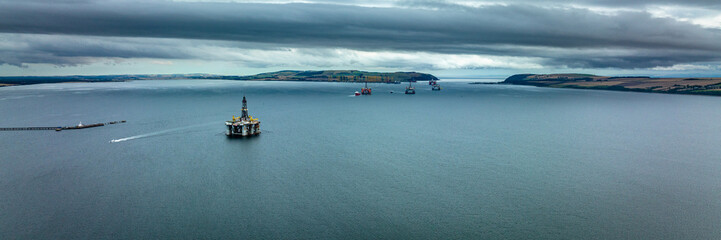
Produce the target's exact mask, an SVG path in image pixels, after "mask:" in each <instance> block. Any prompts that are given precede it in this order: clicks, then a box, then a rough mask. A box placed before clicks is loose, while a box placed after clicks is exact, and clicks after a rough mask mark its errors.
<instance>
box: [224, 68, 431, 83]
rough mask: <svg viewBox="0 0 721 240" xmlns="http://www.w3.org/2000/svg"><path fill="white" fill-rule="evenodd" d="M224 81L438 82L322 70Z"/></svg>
mask: <svg viewBox="0 0 721 240" xmlns="http://www.w3.org/2000/svg"><path fill="white" fill-rule="evenodd" d="M224 79H233V80H257V81H319V82H365V81H368V82H385V83H393V82H408V81H428V80H438V78H436V77H435V76H433V75H431V74H427V73H417V72H393V73H381V72H366V71H358V70H322V71H290V70H286V71H279V72H270V73H261V74H256V75H251V76H239V77H233V76H229V77H228V78H224Z"/></svg>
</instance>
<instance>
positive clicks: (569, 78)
mask: <svg viewBox="0 0 721 240" xmlns="http://www.w3.org/2000/svg"><path fill="white" fill-rule="evenodd" d="M503 83H506V84H516V85H531V86H538V87H556V88H582V89H601V90H616V91H635V92H657V93H682V94H701V95H721V78H652V77H648V76H621V77H605V76H596V75H591V74H577V73H566V74H516V75H513V76H510V77H508V78H506V80H505V81H503Z"/></svg>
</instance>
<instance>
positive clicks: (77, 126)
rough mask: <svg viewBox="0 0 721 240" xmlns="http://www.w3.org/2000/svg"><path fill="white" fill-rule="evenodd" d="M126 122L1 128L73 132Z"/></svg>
mask: <svg viewBox="0 0 721 240" xmlns="http://www.w3.org/2000/svg"><path fill="white" fill-rule="evenodd" d="M124 122H125V120H122V121H112V122H106V123H93V124H88V125H83V124H82V123H80V124H78V125H75V126H66V127H62V126H60V127H8V128H0V131H35V130H55V131H62V130H72V129H84V128H93V127H102V126H105V125H109V124H118V123H124Z"/></svg>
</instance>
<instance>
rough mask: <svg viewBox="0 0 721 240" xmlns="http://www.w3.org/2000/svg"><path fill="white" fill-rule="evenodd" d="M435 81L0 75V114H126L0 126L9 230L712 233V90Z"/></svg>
mask: <svg viewBox="0 0 721 240" xmlns="http://www.w3.org/2000/svg"><path fill="white" fill-rule="evenodd" d="M439 83H440V84H442V86H443V90H441V91H431V88H430V86H428V84H427V82H418V83H416V84H415V86H416V92H417V93H416V94H415V95H405V94H403V90H404V88H405V86H406V85H405V84H369V86H370V87H371V88H372V89H373V95H371V96H357V97H356V96H353V92H355V91H360V88H361V87H362V86H363V85H362V84H355V83H316V82H251V81H219V80H214V81H203V80H172V81H132V82H118V83H63V84H40V85H27V86H14V87H3V88H0V127H23V126H33V127H34V126H70V125H76V124H78V123H79V122H82V123H83V124H90V123H97V122H109V121H116V120H127V122H126V123H121V124H115V125H108V126H104V127H97V128H89V129H82V130H64V131H60V132H56V131H1V132H0V239H107V238H111V239H721V227H719V226H721V121H719V119H721V98H719V97H708V96H686V95H668V94H649V93H633V92H612V91H593V90H577V89H552V88H537V87H530V86H511V85H471V84H467V83H466V82H453V81H450V82H449V81H440V82H439ZM392 92H393V93H392ZM243 96H246V97H247V99H248V108H249V111H250V115H252V116H253V117H256V118H260V120H261V122H262V123H261V130H262V134H261V135H260V136H258V137H254V138H238V139H231V138H227V137H226V136H225V135H224V131H225V125H224V121H226V120H230V118H231V117H232V116H233V115H235V116H239V115H240V110H241V100H242V98H243Z"/></svg>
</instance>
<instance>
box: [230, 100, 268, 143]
mask: <svg viewBox="0 0 721 240" xmlns="http://www.w3.org/2000/svg"><path fill="white" fill-rule="evenodd" d="M225 126H227V127H228V130H227V131H226V132H225V135H227V136H228V137H249V136H255V135H258V134H260V120H259V119H257V118H253V117H252V116H249V115H248V102H247V101H246V100H245V96H243V109H242V115H241V116H240V117H238V118H236V117H235V116H233V119H232V120H231V121H225Z"/></svg>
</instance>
